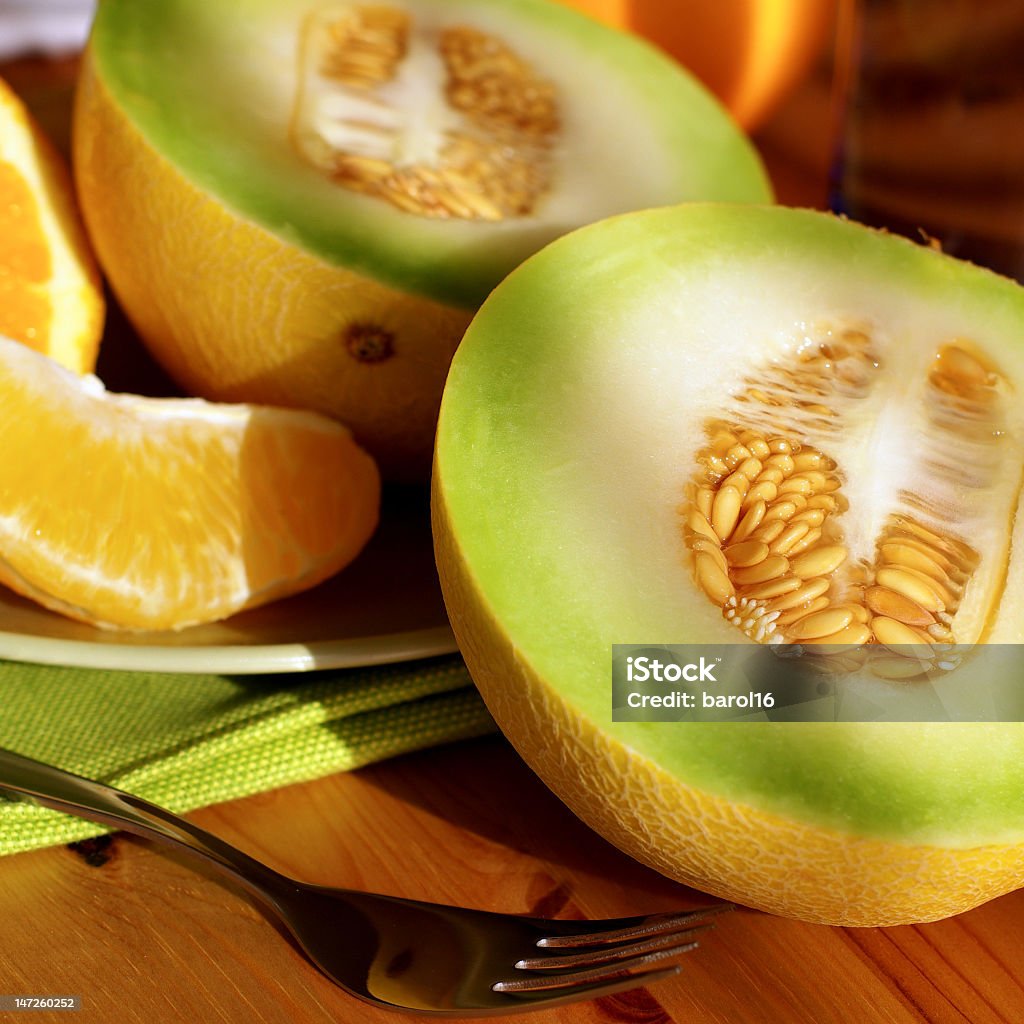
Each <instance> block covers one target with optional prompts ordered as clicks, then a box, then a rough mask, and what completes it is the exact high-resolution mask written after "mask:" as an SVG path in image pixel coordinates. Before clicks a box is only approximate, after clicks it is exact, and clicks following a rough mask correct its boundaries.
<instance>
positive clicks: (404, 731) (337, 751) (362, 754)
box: [0, 657, 494, 854]
mask: <svg viewBox="0 0 1024 1024" xmlns="http://www.w3.org/2000/svg"><path fill="white" fill-rule="evenodd" d="M493 728H494V725H493V722H492V721H491V719H490V717H489V716H488V714H487V711H486V709H485V708H484V706H483V703H482V701H481V700H480V698H479V697H478V695H477V693H476V691H475V690H474V689H473V686H472V684H471V681H470V678H469V675H468V673H467V672H466V668H465V666H464V664H463V662H462V660H461V659H460V658H457V657H447V658H440V659H432V660H430V661H420V662H411V663H407V664H402V665H396V666H388V667H385V668H371V669H357V670H347V671H338V672H318V673H315V674H312V675H280V676H269V677H268V676H215V675H172V674H166V673H157V672H154V673H139V672H106V671H102V672H100V671H93V670H86V669H77V668H52V667H49V666H42V665H26V664H19V663H14V662H0V746H3V747H7V748H9V749H11V750H15V751H17V752H18V753H21V754H26V755H28V756H29V757H34V758H37V759H38V760H41V761H47V762H49V763H50V764H55V765H58V766H60V767H61V768H66V769H68V770H70V771H73V772H77V773H78V774H79V775H85V776H88V777H91V778H96V779H100V780H101V781H103V782H107V783H110V784H111V785H114V786H117V787H118V788H120V789H124V790H127V791H129V792H132V793H136V794H138V795H139V796H142V797H145V798H147V799H149V800H152V801H154V802H156V803H158V804H161V805H163V806H164V807H167V808H169V809H170V810H172V811H176V812H178V813H183V812H186V811H190V810H193V809H194V808H197V807H203V806H206V805H208V804H213V803H219V802H222V801H225V800H233V799H236V798H238V797H243V796H248V795H251V794H253V793H258V792H262V791H265V790H268V789H273V788H275V787H278V786H284V785H288V784H289V783H293V782H303V781H307V780H310V779H314V778H319V777H322V776H325V775H329V774H332V773H334V772H339V771H346V770H348V769H352V768H358V767H360V766H362V765H366V764H369V763H371V762H373V761H379V760H382V759H383V758H387V757H392V756H394V755H396V754H402V753H406V752H409V751H413V750H419V749H422V748H424V747H429V746H432V745H435V744H439V743H445V742H448V741H451V740H458V739H465V738H469V737H473V736H480V735H483V734H484V733H487V732H489V731H491V730H492V729H493ZM103 831H104V829H103V827H102V826H99V825H94V824H91V823H90V822H86V821H82V820H81V819H78V818H72V817H69V816H67V815H64V814H59V813H57V812H55V811H50V810H46V809H44V808H41V807H36V806H34V805H31V804H28V803H23V802H7V801H5V800H3V799H2V796H0V854H6V853H17V852H20V851H23V850H31V849H36V848H38V847H43V846H51V845H54V844H57V843H68V842H72V841H75V840H80V839H86V838H88V837H90V836H95V835H98V834H100V833H101V832H103Z"/></svg>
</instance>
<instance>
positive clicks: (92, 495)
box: [0, 339, 380, 629]
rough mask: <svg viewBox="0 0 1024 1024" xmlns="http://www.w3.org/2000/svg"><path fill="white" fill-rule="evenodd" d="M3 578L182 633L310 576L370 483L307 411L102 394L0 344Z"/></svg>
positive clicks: (326, 566) (372, 522)
mask: <svg viewBox="0 0 1024 1024" xmlns="http://www.w3.org/2000/svg"><path fill="white" fill-rule="evenodd" d="M0 404H2V407H3V410H4V415H3V416H2V417H0V451H2V452H3V459H2V460H0V582H2V583H5V584H7V585H8V586H9V587H11V588H12V589H13V590H16V591H18V593H20V594H23V595H25V596H26V597H29V598H32V599H34V600H36V601H38V602H39V603H40V604H42V605H45V606H46V607H47V608H51V609H53V610H55V611H58V612H61V613H63V614H66V615H68V616H70V617H72V618H76V619H80V620H82V621H85V622H90V623H92V624H94V625H99V626H108V627H120V628H128V629H167V628H180V627H184V626H188V625H192V624H195V623H199V622H207V621H212V620H215V619H220V618H224V617H226V616H228V615H231V614H232V613H233V612H236V611H238V610H240V609H242V608H247V607H251V606H253V605H257V604H263V603H265V602H267V601H271V600H273V599H276V598H278V597H283V596H285V595H287V594H291V593H294V592H296V591H298V590H301V589H304V588H306V587H309V586H312V585H313V584H315V583H318V582H320V581H321V580H323V579H325V578H326V577H328V576H330V575H332V574H333V573H335V572H337V571H338V570H339V569H341V568H342V567H343V566H345V565H346V564H347V563H348V562H350V561H351V560H352V559H353V558H354V557H355V556H356V554H358V552H359V551H360V549H361V548H362V547H363V545H364V544H365V543H366V541H367V540H368V539H369V537H370V535H371V534H372V532H373V530H374V528H375V526H376V523H377V516H378V509H379V501H380V483H379V477H378V474H377V468H376V465H375V464H374V462H373V460H372V459H371V458H370V457H369V456H368V455H366V454H365V453H364V452H363V451H362V450H361V449H360V448H359V447H357V445H356V444H355V442H354V441H353V440H352V439H351V436H350V434H349V432H348V430H347V429H346V428H345V427H343V426H341V425H340V424H338V423H336V422H335V421H333V420H330V419H327V418H326V417H324V416H320V415H317V414H315V413H308V412H298V411H292V410H283V409H272V408H267V407H260V406H245V405H214V404H211V403H208V402H204V401H201V400H199V399H154V398H139V397H136V396H133V395H116V394H111V393H108V392H107V391H106V390H105V389H104V388H103V385H102V384H101V383H100V382H99V380H97V378H95V377H93V376H91V375H89V376H84V377H79V376H75V375H74V374H72V373H69V372H68V371H67V370H66V369H64V368H63V367H61V366H59V365H58V364H57V363H55V362H54V361H53V360H51V359H49V358H47V357H46V356H43V355H40V354H38V353H36V352H33V351H31V350H30V349H28V348H26V347H25V346H24V345H20V344H18V343H16V342H13V341H9V340H7V339H0Z"/></svg>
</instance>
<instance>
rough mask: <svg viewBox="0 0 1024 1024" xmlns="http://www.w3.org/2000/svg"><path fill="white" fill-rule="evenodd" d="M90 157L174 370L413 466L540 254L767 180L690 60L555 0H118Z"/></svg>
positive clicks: (98, 49) (422, 463) (103, 239)
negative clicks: (455, 380)
mask: <svg viewBox="0 0 1024 1024" xmlns="http://www.w3.org/2000/svg"><path fill="white" fill-rule="evenodd" d="M243 43H244V45H243ZM184 48H187V52H188V54H189V59H188V61H187V62H183V61H182V59H181V54H182V52H183V49H184ZM597 96H599V97H600V102H595V97H597ZM75 167H76V175H77V178H78V182H79V188H80V192H81V195H82V201H83V207H84V210H85V214H86V219H87V222H88V224H89V228H90V232H91V235H92V237H93V238H94V239H95V242H96V246H97V250H98V252H99V254H100V257H101V260H102V262H103V265H104V267H105V269H106V270H107V272H108V275H109V277H110V280H111V282H112V285H113V287H114V289H115V291H116V292H117V294H118V296H119V298H120V300H121V302H122V304H123V305H124V307H125V308H126V310H127V312H128V314H129V316H130V317H131V318H132V320H133V322H134V323H135V325H136V327H137V328H138V330H139V333H140V334H141V335H142V337H143V338H144V339H145V341H146V342H147V343H148V345H149V346H150V347H151V348H152V350H153V351H154V352H155V354H156V355H157V357H158V359H159V360H160V361H161V362H162V363H163V365H164V366H165V367H166V368H167V369H168V370H169V371H170V372H171V374H172V375H173V376H174V377H176V378H177V379H178V380H179V382H181V383H182V384H183V385H184V386H185V387H186V388H187V389H188V390H190V391H192V392H194V393H197V394H202V395H203V396H204V397H212V398H218V399H227V400H247V401H250V400H251V401H261V402H272V403H275V404H284V405H294V406H302V407H307V408H313V409H316V410H319V411H322V412H326V413H329V414H332V415H335V416H337V417H338V418H339V419H341V420H342V421H343V422H345V423H346V424H348V425H349V426H351V428H352V429H353V432H354V433H355V435H356V437H357V438H358V439H359V440H360V441H361V442H363V443H365V444H366V445H367V446H368V448H369V449H370V450H371V451H372V452H373V454H374V455H376V456H377V457H378V458H380V459H381V461H382V464H383V466H384V468H385V470H386V471H387V472H388V473H389V474H390V475H405V476H411V475H416V474H417V473H419V474H420V475H423V474H425V472H426V471H427V470H428V468H429V452H430V447H431V443H432V440H433V431H434V426H435V423H436V413H437V407H438V405H439V402H440V393H441V388H442V386H443V381H444V376H445V373H446V371H447V367H448V363H449V361H450V358H451V354H452V352H453V351H454V349H455V347H456V345H457V344H458V341H459V339H460V337H461V335H462V332H463V330H464V329H465V327H466V325H467V324H468V322H469V319H470V316H471V314H472V311H473V310H474V309H475V308H476V306H477V305H478V304H479V303H480V302H481V301H482V300H483V298H484V297H485V296H486V295H487V293H488V292H489V291H490V290H491V288H493V287H494V285H495V284H496V283H497V282H498V281H499V280H500V279H501V278H502V277H503V276H504V275H505V274H506V273H507V272H508V271H509V270H510V269H512V267H514V266H515V265H516V264H517V263H518V262H520V261H521V260H522V259H523V258H524V257H526V256H527V255H529V254H530V253H531V252H533V251H535V250H536V249H537V248H539V247H540V246H542V245H543V244H545V243H546V242H547V241H549V240H550V239H552V238H554V237H556V236H557V235H559V234H562V233H564V232H565V231H567V230H569V229H571V228H573V227H576V226H577V225H579V224H582V223H586V222H589V221H592V220H595V219H598V218H600V217H602V216H606V215H608V214H611V213H615V212H619V211H623V210H627V209H633V208H638V207H649V206H656V205H663V204H665V203H668V202H675V201H680V200H684V199H689V198H697V197H707V198H718V199H723V200H743V199H747V200H767V199H768V198H769V188H768V185H767V179H766V176H765V174H764V171H763V169H762V167H761V165H760V161H759V159H758V157H757V156H756V154H755V152H754V150H753V148H752V147H751V146H750V144H749V143H748V142H747V141H746V140H745V139H744V138H743V136H742V135H741V134H740V132H739V131H738V130H737V129H736V127H735V126H734V125H733V124H732V123H731V122H730V121H729V119H728V117H727V115H726V114H725V113H724V111H723V110H722V109H721V108H720V107H719V106H718V104H717V103H716V102H715V101H714V100H713V99H712V98H711V97H710V96H709V95H708V94H707V93H706V92H705V91H704V90H703V89H702V88H701V87H700V86H698V85H697V84H696V83H695V81H694V80H693V79H691V78H690V77H689V76H688V75H687V74H686V73H685V72H684V71H682V69H680V68H679V67H678V66H677V65H675V64H674V63H673V62H672V61H670V60H668V59H667V58H665V57H663V56H661V55H660V54H658V53H657V52H656V51H655V50H654V49H653V48H651V47H649V46H647V45H645V44H643V43H641V42H640V41H639V40H635V39H632V38H630V37H627V36H625V35H623V34H621V33H618V32H615V31H613V30H611V29H609V28H606V27H604V26H602V25H600V24H598V23H596V22H593V21H591V20H590V19H587V18H585V17H583V16H582V15H580V14H578V13H576V12H573V11H571V10H568V9H565V8H562V7H559V6H556V5H553V4H550V3H547V2H540V0H504V2H500V3H499V2H496V0H458V2H456V3H439V2H437V0H408V2H402V3H394V4H372V5H371V4H359V3H316V2H312V0H306V2H303V0H289V2H286V3H280V4H269V3H267V2H265V0H242V2H240V3H236V4H233V5H231V7H230V11H227V9H224V8H215V9H211V8H210V7H209V5H207V4H203V3H201V2H200V0H159V2H155V3H148V4H136V3H131V2H127V0H109V2H106V3H104V4H103V6H102V8H101V9H100V12H99V16H98V18H97V21H96V25H95V28H94V32H93V36H92V42H91V45H90V53H89V58H88V60H87V61H86V66H85V71H84V77H83V82H82V85H81V89H80V91H79V97H78V104H77V111H76V132H75Z"/></svg>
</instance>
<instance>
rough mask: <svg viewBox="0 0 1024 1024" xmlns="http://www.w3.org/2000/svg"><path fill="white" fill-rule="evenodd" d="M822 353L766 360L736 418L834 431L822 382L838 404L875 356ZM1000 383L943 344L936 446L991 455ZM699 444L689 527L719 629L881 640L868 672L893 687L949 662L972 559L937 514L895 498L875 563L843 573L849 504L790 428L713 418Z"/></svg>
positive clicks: (842, 649)
mask: <svg viewBox="0 0 1024 1024" xmlns="http://www.w3.org/2000/svg"><path fill="white" fill-rule="evenodd" d="M855 336H856V337H858V338H865V337H866V336H864V335H863V334H862V333H860V332H855ZM823 347H824V346H818V350H815V349H813V348H812V349H811V350H810V351H808V350H807V349H805V350H804V351H802V352H801V354H800V355H801V358H800V361H799V362H798V363H797V365H795V366H790V367H787V366H785V365H781V366H780V365H774V366H773V367H772V368H771V371H770V372H771V374H772V375H773V378H772V380H770V381H769V382H768V383H767V385H764V384H762V385H761V386H760V387H758V388H755V387H753V386H751V387H748V388H746V389H745V390H743V391H741V392H740V393H739V394H738V395H737V398H736V401H737V403H738V405H739V407H740V409H741V410H743V411H746V409H747V408H748V407H749V404H750V403H751V402H753V403H756V404H757V405H758V406H760V407H761V409H760V410H759V411H761V412H762V413H763V418H764V419H767V420H770V421H774V422H776V423H778V422H782V423H784V424H785V425H786V426H787V427H788V428H790V430H791V431H792V430H795V429H797V428H798V427H799V426H800V424H801V422H807V420H808V419H813V420H815V421H816V434H817V436H820V435H821V433H822V432H823V429H824V432H826V433H827V432H828V431H829V430H835V426H834V425H830V424H828V422H827V421H828V420H829V419H830V418H832V417H833V416H834V415H835V411H834V405H835V404H836V403H835V401H834V399H835V393H834V391H830V382H829V380H828V378H829V377H831V383H832V384H833V385H834V387H835V388H836V389H839V390H844V391H845V392H846V395H847V396H849V395H851V394H854V395H856V394H861V393H863V391H864V390H865V389H866V388H867V387H869V386H870V374H865V373H863V372H861V371H862V370H863V368H864V367H863V365H862V364H863V363H865V362H870V363H871V364H872V365H875V366H877V361H875V359H874V357H873V356H872V355H871V354H870V349H869V348H868V347H866V346H865V345H863V344H862V345H860V346H859V348H860V354H861V356H862V358H855V359H853V360H852V364H851V362H850V361H849V360H848V359H847V358H846V357H848V356H849V355H850V353H851V349H850V347H849V346H842V347H841V354H842V359H839V360H837V359H833V358H831V357H832V355H833V353H831V352H826V353H825V356H826V360H825V363H824V364H822V362H821V355H822V353H821V351H820V349H821V348H823ZM844 360H845V361H846V363H847V366H846V368H845V372H843V373H842V374H841V375H840V374H839V373H837V372H836V371H837V370H838V369H842V362H843V361H844ZM800 363H802V364H803V366H801V365H800ZM808 364H809V365H808ZM859 364H861V365H859ZM851 365H852V369H851ZM802 370H803V371H805V372H804V373H802V372H801V371H802ZM807 370H810V373H809V374H808V373H806V371H807ZM826 370H827V371H829V372H825V371H826ZM999 384H1000V378H999V376H998V375H997V374H995V373H993V372H992V370H991V369H990V368H988V367H986V366H985V365H984V363H982V362H981V360H980V359H978V358H976V357H975V356H974V355H973V354H972V353H971V352H970V351H968V350H967V348H966V347H964V346H963V345H961V344H957V343H953V344H950V345H946V346H943V347H942V348H941V349H940V350H939V351H938V352H937V354H936V356H935V360H934V363H933V366H932V369H931V370H930V372H929V375H928V383H927V388H926V395H925V401H926V406H927V418H928V422H929V428H930V431H931V433H932V435H933V438H934V439H936V440H937V442H938V443H940V444H941V443H943V441H944V438H945V437H946V436H947V435H948V438H949V440H950V441H952V440H953V439H954V438H955V439H956V441H957V443H962V442H963V441H964V438H967V439H968V443H969V441H970V439H971V437H972V435H975V436H974V440H976V441H980V442H983V448H984V450H989V449H991V447H992V445H993V438H998V437H999V435H1000V431H999V429H998V427H999V422H998V413H997V401H998V389H999ZM801 385H804V386H801ZM752 392H753V394H752ZM823 399H825V400H830V399H831V401H830V402H829V404H826V401H823ZM708 437H709V443H708V445H707V447H705V448H704V449H703V450H702V451H701V452H700V453H699V454H698V463H699V464H700V466H701V470H700V473H699V474H698V478H697V479H696V480H695V481H694V483H693V484H692V485H691V488H690V499H691V500H690V504H689V507H688V510H687V512H686V517H685V527H684V532H685V536H686V540H687V545H688V547H689V548H690V550H691V551H692V552H693V571H694V575H695V578H696V581H697V583H698V584H699V586H700V587H701V588H702V589H703V591H704V592H705V594H706V595H707V596H708V597H709V598H710V599H711V600H712V601H713V602H714V603H715V604H716V605H718V606H719V607H721V608H722V612H723V615H724V616H725V618H726V619H727V620H728V621H730V622H731V623H733V624H734V625H735V626H736V627H737V628H739V629H740V630H741V631H742V632H743V633H745V634H746V635H747V636H748V637H750V638H751V639H753V640H755V641H757V642H759V643H771V644H777V643H799V644H806V645H811V646H812V647H816V648H818V649H819V650H820V651H822V652H823V653H825V652H828V653H833V654H843V655H848V654H849V653H850V650H851V648H855V647H859V646H862V645H878V646H877V647H876V648H871V650H872V651H873V654H872V657H871V668H872V670H873V671H874V672H875V673H876V674H877V675H880V676H882V677H884V678H888V679H893V680H902V679H910V678H913V677H915V676H917V675H920V674H921V673H923V672H925V671H926V670H928V669H929V668H932V667H938V668H941V669H949V668H952V667H954V666H955V664H956V662H957V654H956V652H955V638H954V634H953V629H952V624H953V619H954V617H955V615H956V613H957V610H958V608H959V607H960V604H961V602H962V600H963V598H964V593H965V589H966V587H967V584H968V583H969V581H970V579H971V577H972V574H973V573H974V571H975V569H976V568H977V566H978V564H979V561H980V559H979V556H978V554H977V552H975V551H974V550H973V549H972V548H971V547H970V546H969V545H967V544H965V543H964V542H963V541H962V540H959V539H957V538H956V537H954V536H952V535H947V534H943V533H941V532H939V531H937V530H936V529H934V528H930V527H928V526H926V525H925V524H924V523H923V522H922V521H921V518H922V517H925V516H927V517H929V518H930V519H931V520H932V521H935V519H936V518H938V512H939V511H941V510H940V509H937V508H936V507H932V506H930V505H929V503H928V501H927V500H926V499H924V498H922V497H921V496H919V495H915V494H911V493H905V492H904V493H901V495H900V506H901V507H900V510H899V511H896V512H893V513H892V514H890V515H889V516H888V518H887V520H886V522H885V525H884V527H883V528H882V530H881V532H880V535H879V537H878V539H877V541H876V543H875V551H874V558H873V560H872V561H870V563H869V562H868V560H867V559H865V560H863V561H862V562H858V563H853V564H851V563H850V562H849V561H848V556H849V552H848V549H847V547H846V546H845V545H844V543H843V540H842V534H841V531H840V520H839V517H840V516H841V514H842V513H844V512H846V511H847V508H848V503H847V502H846V500H845V498H844V497H843V495H842V494H841V493H840V490H841V481H840V479H839V477H838V475H837V471H836V465H835V462H834V461H833V460H832V459H831V458H829V457H828V456H827V455H826V454H825V453H823V452H822V451H820V450H819V449H817V448H815V447H811V446H802V445H801V442H800V441H799V440H797V439H796V437H795V436H794V435H793V434H792V433H788V434H785V435H784V434H781V433H779V434H766V433H765V432H763V431H760V430H757V429H754V428H752V427H747V426H743V425H738V424H736V423H726V422H721V421H719V422H714V423H712V424H710V425H709V427H708ZM976 462H977V460H976V459H975V460H961V461H960V462H959V463H957V464H954V466H953V468H952V472H953V473H954V474H955V475H957V474H959V477H960V478H958V479H956V480H952V481H951V482H950V483H951V485H952V486H955V487H963V488H970V487H972V486H975V485H978V486H981V485H983V484H984V481H985V480H987V479H988V476H987V475H986V474H990V472H991V470H992V469H993V468H994V464H993V466H982V467H980V469H979V467H978V466H977V465H975V464H974V463H976ZM936 471H939V470H936ZM941 471H942V472H946V470H945V467H944V466H943V467H942V468H941ZM972 477H973V479H972ZM933 502H934V499H933ZM915 512H918V513H920V514H919V515H918V514H915ZM861 663H862V662H861V661H854V662H852V663H851V664H850V666H849V667H851V668H852V667H854V665H859V664H861Z"/></svg>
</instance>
